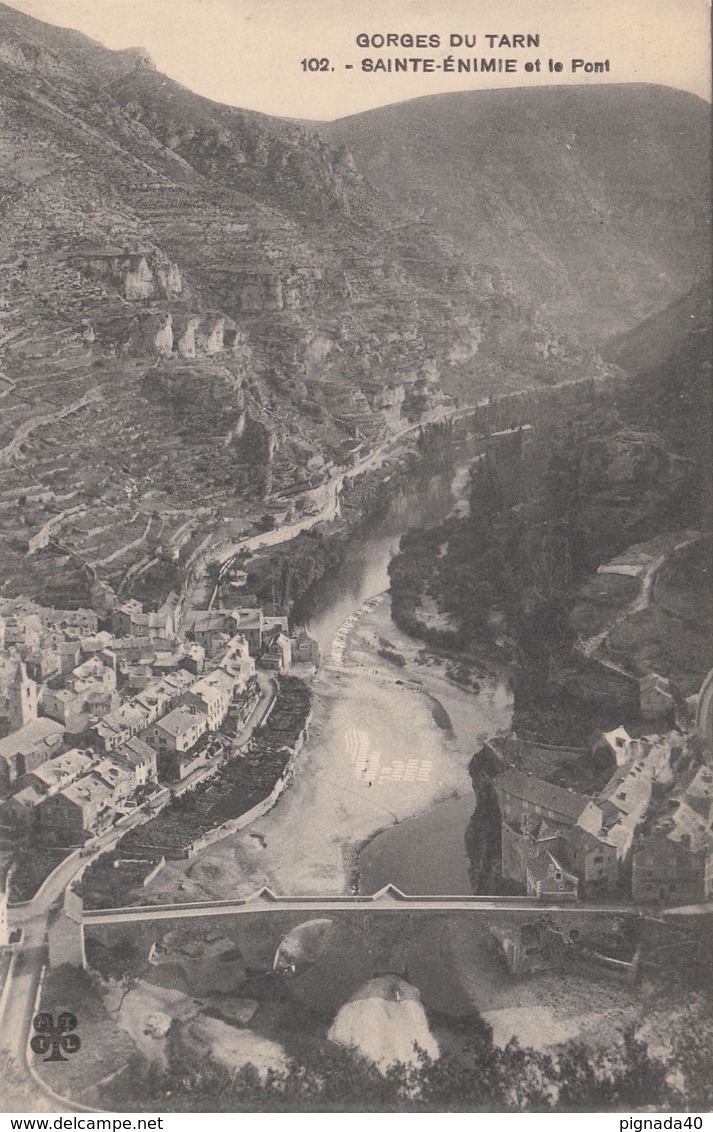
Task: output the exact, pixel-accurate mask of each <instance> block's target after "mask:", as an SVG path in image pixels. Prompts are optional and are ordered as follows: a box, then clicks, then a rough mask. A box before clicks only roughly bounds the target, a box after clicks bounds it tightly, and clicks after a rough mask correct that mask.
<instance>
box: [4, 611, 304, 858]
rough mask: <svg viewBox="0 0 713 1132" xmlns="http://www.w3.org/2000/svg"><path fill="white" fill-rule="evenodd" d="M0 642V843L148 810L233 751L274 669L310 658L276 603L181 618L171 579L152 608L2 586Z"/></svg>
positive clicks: (50, 842) (239, 749) (46, 837)
mask: <svg viewBox="0 0 713 1132" xmlns="http://www.w3.org/2000/svg"><path fill="white" fill-rule="evenodd" d="M0 648H1V649H2V652H1V654H0V715H2V716H3V717H4V719H3V720H2V723H0V726H2V725H3V724H4V727H3V730H4V734H3V737H2V738H0V834H1V835H2V836H3V837H4V839H5V842H6V854H7V852H12V850H13V849H16V848H17V846H18V845H20V844H26V843H29V842H30V840H31V843H32V846H33V847H34V848H35V849H37V848H39V849H40V850H41V849H42V848H43V847H56V848H57V849H64V850H66V851H70V850H71V849H73V848H75V847H77V846H82V845H83V844H84V843H85V842H87V841H89V840H90V839H92V838H96V837H97V836H98V835H99V834H101V833H102V832H103V831H106V830H108V829H110V828H111V827H112V826H113V825H115V824H116V823H117V822H118V821H120V820H121V819H122V818H124V819H126V818H127V817H128V816H129V815H134V816H135V820H136V821H140V820H142V819H143V820H146V821H148V820H150V818H151V817H152V816H153V815H155V814H156V813H157V812H158V811H159V810H160V809H161V808H162V807H163V806H165V805H166V803H167V802H168V801H170V800H171V798H173V797H174V796H179V795H181V794H182V793H184V792H185V791H187V790H190V789H192V788H194V787H195V786H196V785H197V784H198V783H200V782H202V781H204V780H205V779H206V778H210V777H212V776H213V775H214V774H215V772H216V770H217V769H218V767H220V766H221V765H223V764H224V763H225V762H226V761H229V760H230V759H232V758H236V757H240V756H241V755H242V754H243V753H244V751H245V749H246V748H247V747H249V745H250V741H251V736H252V734H253V731H254V730H255V728H256V727H258V726H259V725H260V724H263V723H264V722H265V720H266V718H267V717H268V715H269V714H271V713H272V712H273V708H275V707H276V706H277V700H278V698H279V697H278V689H279V684H278V680H277V677H278V676H280V675H282V674H286V673H288V672H289V671H290V670H291V669H292V667H293V665H296V664H301V665H302V671H303V672H305V671H307V670H308V669H307V668H306V667H305V666H310V669H309V670H313V669H315V668H316V666H317V664H318V661H319V650H318V648H317V645H316V643H315V642H314V641H312V640H311V638H309V637H308V636H307V634H306V633H304V632H302V633H301V634H300V635H298V636H295V637H290V635H289V628H288V622H287V617H286V616H270V615H267V614H265V613H264V612H263V610H262V609H261V608H257V607H254V606H249V607H247V608H241V607H238V608H235V609H233V610H229V609H222V610H211V611H207V612H198V613H191V614H190V615H189V616H188V617H187V618H186V623H185V625H183V624H181V603H180V600H179V598H178V596H177V595H176V594H174V593H171V594H169V596H168V597H167V598H166V599H165V600H164V601H163V602H162V603H161V605H160V606H159V607H158V609H155V610H152V611H146V610H144V608H143V606H142V604H141V603H140V602H139V601H136V600H135V599H130V600H127V601H123V602H121V603H118V602H117V604H116V606H115V608H114V609H113V611H112V612H111V614H110V615H109V616H108V617H105V618H104V619H103V620H100V618H99V616H98V615H97V613H96V612H95V611H94V610H92V609H77V610H54V609H50V608H45V607H41V606H39V605H36V604H34V603H33V602H31V601H28V600H26V599H23V598H16V599H6V600H4V601H3V602H2V603H0ZM287 700H288V701H289V697H287ZM287 714H288V715H289V703H288V706H287ZM274 715H275V721H277V719H278V717H279V715H280V712H279V710H278V711H276V712H275V713H274ZM288 723H289V721H288ZM139 811H140V812H139Z"/></svg>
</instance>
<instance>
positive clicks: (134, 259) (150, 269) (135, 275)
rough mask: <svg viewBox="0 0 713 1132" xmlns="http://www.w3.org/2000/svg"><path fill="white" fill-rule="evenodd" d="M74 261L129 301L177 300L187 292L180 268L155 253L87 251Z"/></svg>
mask: <svg viewBox="0 0 713 1132" xmlns="http://www.w3.org/2000/svg"><path fill="white" fill-rule="evenodd" d="M70 262H71V263H72V265H73V266H74V267H76V268H77V270H78V271H81V272H82V273H83V274H84V275H87V276H88V277H89V278H90V279H97V280H101V281H102V282H104V283H105V284H107V285H108V286H109V287H111V288H113V289H114V290H116V291H117V292H118V293H119V294H120V295H121V297H122V298H123V299H126V300H127V302H140V301H141V300H142V299H154V298H164V299H173V298H175V297H176V296H177V295H180V294H181V291H182V290H183V282H182V280H181V273H180V271H179V269H178V267H177V265H176V264H175V263H167V262H163V261H162V260H161V258H160V257H159V256H158V255H157V253H155V252H151V251H142V250H137V251H132V250H130V249H129V248H112V247H98V248H86V249H84V250H80V251H78V252H76V253H74V254H73V255H72V256H71V257H70Z"/></svg>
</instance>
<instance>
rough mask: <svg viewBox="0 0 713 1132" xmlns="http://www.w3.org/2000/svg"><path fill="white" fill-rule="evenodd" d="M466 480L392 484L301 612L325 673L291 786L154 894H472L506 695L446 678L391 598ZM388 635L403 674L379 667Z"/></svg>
mask: <svg viewBox="0 0 713 1132" xmlns="http://www.w3.org/2000/svg"><path fill="white" fill-rule="evenodd" d="M467 455H468V454H467V453H466V456H465V457H464V458H463V459H465V458H467ZM463 459H462V460H461V462H460V464H461V465H462V463H463ZM466 479H467V477H465V476H464V475H463V469H462V466H459V465H457V464H456V462H455V461H454V463H453V465H452V466H451V467H447V468H444V469H442V470H441V471H439V472H438V474H426V473H425V472H424V473H421V474H420V475H418V476H416V477H415V478H414V479H413V480H412V481H411V483H410V484H409V485H408V486H406V487H402V486H397V487H395V490H394V495H393V498H392V499H391V501H390V504H389V506H388V509H387V510H386V512H385V513H384V514H383V515H382V516H381V517H380V518H378V519H376V520H374V521H373V523H372V524H371V525H370V526H369V527H368V528H367V529H366V530H362V531H361V532H360V533H359V534H358V535H357V536H355V537H353V538H352V539H351V541H350V543H349V545H348V551H347V554H346V555H345V556H344V558H343V559H342V562H341V563H340V565H339V566H338V567H336V568H335V569H334V570H332V571H331V572H330V573H329V575H325V576H324V577H323V578H322V579H321V580H320V581H319V582H318V583H316V584H315V585H314V586H313V587H312V589H311V591H310V592H308V594H306V595H305V597H304V598H303V600H302V602H301V603H300V606H299V607H295V610H294V611H293V613H295V614H296V613H299V618H300V620H301V621H302V622H303V623H304V624H305V625H306V626H307V627H308V629H309V631H310V633H311V634H312V635H313V636H314V637H315V638H316V639H317V641H318V642H319V645H320V649H321V651H322V656H323V663H322V666H321V668H320V669H319V671H318V673H317V675H316V676H315V678H314V680H313V682H312V691H313V719H312V725H311V729H310V736H309V740H308V742H307V743H306V744H305V747H304V748H303V750H302V751H301V752H300V754H299V755H298V756H297V760H296V763H295V773H294V777H293V779H292V782H291V783H290V786H289V788H288V789H287V790H286V791H285V792H284V793H283V795H282V797H281V798H280V800H279V802H278V803H277V804H276V805H275V806H274V807H273V809H272V810H270V811H269V812H268V813H267V814H266V815H265V816H264V817H262V818H260V819H258V820H256V821H255V822H253V823H252V824H251V825H250V826H249V827H247V828H246V829H245V830H243V831H241V832H240V833H238V834H233V835H230V836H228V837H226V838H225V839H224V840H223V841H220V842H218V843H216V845H215V846H212V847H211V848H210V849H207V850H205V851H204V852H202V853H200V854H198V855H197V856H196V857H195V858H194V859H193V860H192V861H190V862H186V863H185V864H180V865H179V864H176V865H175V866H174V865H173V864H172V865H171V867H170V869H169V868H168V867H167V869H166V870H164V873H163V874H160V875H159V876H158V877H157V879H156V881H154V882H152V885H151V889H152V890H154V889H155V891H156V894H158V892H159V891H161V890H163V889H164V886H166V889H165V891H166V892H168V891H169V890H170V891H172V893H173V894H174V895H175V890H176V886H177V887H178V888H179V891H180V893H181V898H182V899H191V898H195V899H205V898H206V897H207V896H210V897H224V896H230V895H246V894H249V893H250V892H254V891H255V889H256V888H258V887H260V886H261V885H268V886H269V887H271V888H273V889H274V890H275V891H277V892H279V893H283V894H304V895H328V894H339V893H344V892H348V891H349V889H350V886H353V885H354V883H355V878H357V879H358V883H359V886H360V888H361V889H362V890H363V891H366V890H367V889H368V890H370V891H374V890H375V889H377V888H380V887H382V886H383V884H385V883H387V882H391V883H393V884H395V885H397V887H400V888H402V889H404V891H408V892H412V893H439V892H441V893H443V892H445V893H447V892H452V893H460V892H468V891H470V887H469V883H468V870H467V858H466V855H465V845H464V836H465V830H466V827H467V824H468V820H469V818H470V815H471V813H472V811H473V809H474V805H475V798H474V795H473V791H472V786H471V782H470V777H469V774H468V763H469V761H470V758H471V756H472V754H473V753H474V752H475V751H477V749H478V747H479V744H480V742H481V741H482V739H483V738H484V737H485V736H487V735H489V734H493V733H494V732H496V731H499V730H501V729H502V728H505V727H507V726H508V724H509V720H510V715H511V696H510V692H509V689H508V687H507V682H506V681H505V680H504V679H503V678H498V677H496V676H493V677H492V678H488V679H485V680H483V682H482V684H481V690H480V692H479V693H478V694H477V695H476V694H475V693H474V692H471V691H466V690H464V689H462V688H459V687H458V686H457V685H455V684H453V683H452V682H451V681H450V680H448V679H447V678H446V674H445V670H444V665H443V663H441V662H438V661H437V659H436V658H434V657H431V656H429V655H428V654H427V653H426V652H425V650H424V649H423V648H422V646H421V644H420V643H419V642H418V641H414V640H412V639H410V638H407V637H406V636H405V635H404V634H402V633H401V632H400V631H399V630H398V628H397V627H396V626H395V625H394V623H393V621H392V620H391V616H390V603H389V598H388V593H387V592H386V591H387V587H388V565H389V561H390V559H391V557H392V555H393V553H394V551H395V550H396V549H397V548H398V544H399V538H400V536H401V534H403V532H404V531H406V530H408V529H409V528H411V527H415V526H428V525H434V524H436V523H438V522H440V521H442V519H443V518H444V517H445V516H446V515H447V514H448V512H449V511H450V510H451V509H452V508H453V506H454V504H455V503H456V502H457V499H456V497H454V494H453V490H452V489H456V490H458V489H461V490H462V488H463V486H464V484H465V482H466ZM384 638H386V639H388V641H389V643H390V644H393V645H394V646H395V648H396V650H397V651H398V652H400V653H401V654H402V655H403V656H404V657H405V658H406V666H405V667H404V668H398V667H396V666H395V665H394V664H392V663H390V662H388V661H387V660H385V659H384V658H382V657H380V656H379V648H380V645H381V642H382V640H383V639H384ZM298 671H299V670H298ZM424 693H427V694H424ZM436 701H437V702H436ZM438 705H440V707H439V706H438ZM177 874H180V876H178V875H177ZM177 882H178V885H177Z"/></svg>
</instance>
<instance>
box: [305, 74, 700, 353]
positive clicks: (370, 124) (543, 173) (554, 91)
mask: <svg viewBox="0 0 713 1132" xmlns="http://www.w3.org/2000/svg"><path fill="white" fill-rule="evenodd" d="M709 120H710V106H709V105H708V104H707V103H706V102H704V101H702V100H701V99H699V98H696V97H695V96H694V95H691V94H687V93H684V92H682V91H677V90H670V89H668V88H665V87H654V86H646V85H643V84H642V85H627V86H615V85H613V86H603V85H598V86H577V87H548V88H542V89H532V88H529V89H525V88H522V89H517V90H494V91H468V92H463V93H457V94H442V95H436V96H431V97H427V98H420V99H416V100H414V101H412V102H407V103H401V104H399V105H396V106H385V107H382V108H380V109H378V110H370V111H368V112H367V113H364V114H359V115H355V116H352V117H349V118H343V119H341V120H339V121H336V122H333V123H330V124H327V125H324V126H322V125H320V130H321V131H322V133H323V135H324V136H325V137H326V138H328V139H329V140H330V141H332V142H338V143H341V144H346V145H347V146H348V147H349V149H350V151H351V152H352V153H353V154H354V157H355V160H356V162H357V165H358V166H359V168H360V169H362V170H363V172H364V173H365V174H366V175H367V176H368V177H369V178H370V179H371V181H372V182H373V183H374V184H375V185H376V186H378V187H379V188H380V189H382V190H383V191H384V192H386V193H388V194H389V195H390V196H391V197H393V198H394V199H398V200H400V201H402V202H403V203H404V204H405V205H407V206H408V207H410V208H411V209H412V210H413V212H414V213H415V214H417V215H418V216H420V217H422V218H424V219H427V220H429V221H430V222H432V223H433V224H434V226H435V227H436V229H437V230H438V231H440V232H442V233H444V234H445V235H447V236H449V237H450V238H451V239H452V240H453V241H454V242H455V244H456V245H457V246H458V247H459V248H461V249H462V250H463V251H464V252H465V253H466V254H467V255H469V256H471V257H473V258H475V260H476V261H477V262H479V261H482V262H486V263H496V264H498V265H499V266H500V267H501V268H502V270H503V271H505V272H506V274H508V275H510V276H511V277H512V278H513V279H514V280H516V282H517V287H518V291H519V293H520V294H521V295H522V296H523V297H525V298H527V299H529V300H530V301H532V302H536V303H539V302H541V303H542V311H543V314H545V315H546V316H547V317H549V318H551V319H553V320H554V322H555V323H556V325H558V326H560V327H565V328H570V329H571V331H572V332H573V333H574V334H575V335H577V334H578V335H580V336H581V335H584V336H586V337H587V338H589V339H590V340H592V341H595V342H601V341H605V340H606V339H607V338H609V337H611V336H612V335H614V334H616V333H618V332H620V331H623V330H625V329H627V328H630V327H632V326H634V325H635V324H636V323H637V322H640V321H641V320H642V319H643V318H645V317H647V316H648V315H649V314H651V313H652V311H654V310H657V309H659V308H660V307H662V306H664V305H665V304H666V302H668V301H670V300H671V299H672V298H674V297H675V296H677V295H679V294H680V293H681V292H683V291H685V290H686V289H687V288H688V287H690V286H691V284H692V283H693V282H695V281H696V280H697V279H700V278H701V276H702V275H704V274H706V273H707V271H708V265H709V250H708V242H707V237H706V232H707V230H708V220H709V203H708V192H709V181H708V175H709V159H708V148H709Z"/></svg>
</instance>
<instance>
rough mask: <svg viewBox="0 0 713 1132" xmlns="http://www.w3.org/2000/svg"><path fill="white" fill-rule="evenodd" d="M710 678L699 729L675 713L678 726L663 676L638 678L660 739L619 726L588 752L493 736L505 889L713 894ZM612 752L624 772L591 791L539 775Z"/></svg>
mask: <svg viewBox="0 0 713 1132" xmlns="http://www.w3.org/2000/svg"><path fill="white" fill-rule="evenodd" d="M710 684H711V675H710V674H709V676H708V677H707V678H706V681H705V682H704V685H703V688H702V689H701V693H700V696H699V697H697V698H696V697H692V699H695V700H696V701H697V703H698V704H699V705H701V707H700V708H699V711H698V713H697V718H696V721H695V724H694V723H693V721H691V722H690V723H688V724H687V723H686V722H685V721H682V720H680V719H678V721H677V722H678V723H679V724H682V726H676V727H673V728H670V724H671V723H672V717H673V714H674V701H675V690H674V689H672V687H671V683H670V681H668V680H665V679H664V678H662V677H661V676H659V675H657V674H655V673H651V674H649V675H647V676H645V677H644V678H643V679H642V680H641V681H640V695H641V711H642V716H643V718H644V721H645V722H648V723H649V724H655V723H658V724H659V725H661V724H664V725H665V724H668V725H669V728H670V729H666V730H665V731H663V733H662V734H658V733H651V734H645V735H641V736H637V737H632V736H631V735H629V734H628V732H627V730H626V729H625V728H624V727H621V726H620V727H617V728H615V729H614V730H611V731H602V732H599V733H598V734H597V735H596V736H595V737H594V738H593V742H592V744H591V747H590V748H556V747H548V746H547V745H542V744H538V743H536V742H534V741H528V740H526V739H518V738H516V737H515V736H513V735H508V736H502V737H496V738H494V739H491V740H489V741H488V743H486V749H487V750H488V751H489V753H490V754H491V755H492V756H494V758H495V759H496V761H497V763H498V764H499V766H500V768H501V773H499V774H498V775H497V776H496V777H495V778H494V779H493V788H494V792H495V795H496V797H497V803H498V806H499V810H500V823H501V829H500V860H501V877H502V882H503V884H504V885H505V887H506V888H508V891H510V890H512V891H522V892H525V891H526V892H527V895H528V896H534V897H538V898H541V899H558V900H562V899H565V900H566V899H573V900H577V899H580V900H599V901H602V900H603V901H606V900H607V899H612V898H614V897H616V898H618V899H621V898H622V897H623V898H625V899H631V900H632V901H633V902H634V903H635V904H657V905H666V904H678V905H685V904H690V905H694V904H702V903H704V902H705V901H709V900H711V899H713V766H712V765H711V760H710V738H709V737H708V738H707V737H706V735H705V734H703V731H704V730H705V720H704V718H703V716H704V711H703V710H702V705H704V704H705V703H706V702H707V697H708V694H709V691H708V689H709V686H710ZM687 706H688V708H689V710H690V708H691V707H692V705H691V704H689V705H687ZM706 756H707V757H706ZM612 759H613V760H614V762H615V764H616V765H615V769H614V770H613V772H612V773H611V775H610V777H609V778H608V780H607V781H606V783H605V784H604V785H603V786H602V787H601V788H600V789H599V790H598V791H596V792H594V793H584V792H579V791H577V790H574V789H571V788H567V787H564V786H562V785H558V784H556V783H554V782H552V781H548V780H547V779H546V778H545V777H538V776H537V775H535V774H533V773H532V768H533V767H537V768H538V769H539V768H546V767H547V766H548V765H549V766H550V767H552V766H554V765H557V764H559V768H560V770H561V768H562V767H563V766H568V767H569V768H570V770H571V768H572V767H574V766H576V764H577V763H578V762H579V761H580V760H589V761H590V762H594V763H596V765H598V766H599V767H602V766H606V765H609V766H611V763H612ZM505 767H506V768H507V769H503V768H505ZM526 768H527V769H526ZM543 773H546V770H543ZM564 777H565V778H570V777H571V774H568V773H566V772H565V775H564ZM511 885H512V886H513V887H512V889H510V886H511Z"/></svg>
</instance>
